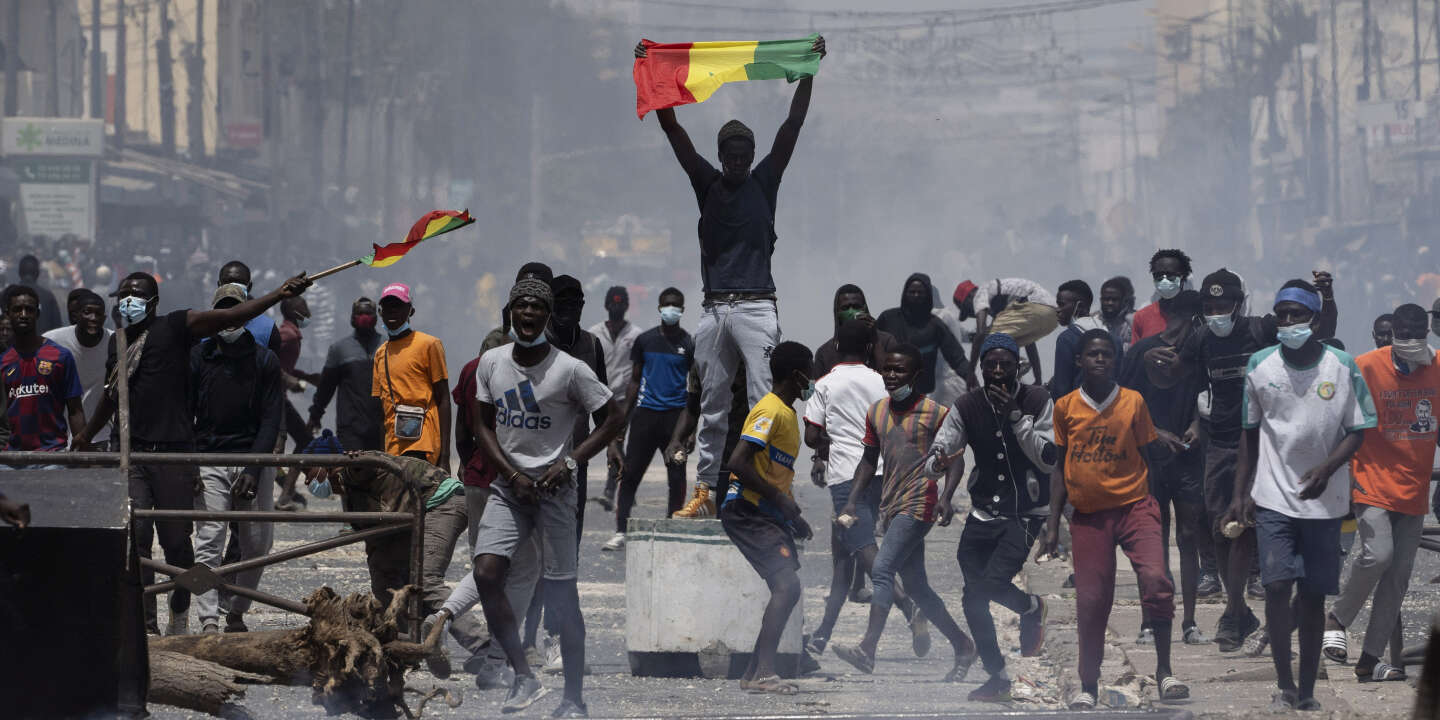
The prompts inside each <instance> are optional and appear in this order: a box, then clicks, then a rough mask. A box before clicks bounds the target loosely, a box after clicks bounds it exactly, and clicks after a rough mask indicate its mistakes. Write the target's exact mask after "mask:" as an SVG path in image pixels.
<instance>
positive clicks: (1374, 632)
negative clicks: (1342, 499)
mask: <svg viewBox="0 0 1440 720" xmlns="http://www.w3.org/2000/svg"><path fill="white" fill-rule="evenodd" d="M1355 524H1356V535H1357V536H1358V537H1359V540H1360V542H1359V543H1358V545H1359V547H1360V552H1359V553H1356V554H1355V561H1354V562H1353V563H1351V564H1350V579H1349V580H1348V581H1346V583H1345V587H1343V588H1341V590H1340V598H1339V599H1338V600H1336V601H1335V606H1334V607H1333V608H1332V609H1331V611H1330V612H1331V613H1332V614H1333V615H1334V616H1335V619H1336V620H1339V621H1340V624H1341V625H1344V626H1345V627H1347V628H1348V627H1350V624H1351V623H1353V622H1355V618H1356V616H1358V615H1359V614H1360V608H1361V607H1363V606H1364V605H1365V601H1366V600H1368V599H1370V595H1371V593H1372V592H1373V593H1374V595H1375V599H1374V601H1373V603H1372V604H1371V607H1370V624H1369V626H1368V627H1366V628H1365V645H1364V650H1365V653H1366V654H1368V655H1371V656H1374V657H1381V653H1383V652H1385V646H1386V644H1388V643H1389V642H1390V635H1391V633H1392V632H1394V630H1395V623H1396V622H1398V621H1399V619H1400V603H1401V601H1403V600H1404V599H1405V592H1406V591H1407V590H1408V589H1409V588H1410V571H1411V570H1412V569H1414V567H1415V551H1416V550H1418V549H1419V547H1420V531H1421V528H1423V527H1424V525H1425V516H1424V515H1405V514H1403V513H1398V512H1394V511H1393V510H1386V509H1384V508H1378V507H1374V506H1372V505H1360V504H1356V505H1355Z"/></svg>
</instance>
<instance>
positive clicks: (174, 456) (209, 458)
mask: <svg viewBox="0 0 1440 720" xmlns="http://www.w3.org/2000/svg"><path fill="white" fill-rule="evenodd" d="M126 459H128V461H129V462H128V463H126V462H124V460H126ZM127 464H131V465H141V466H143V465H167V466H175V465H179V466H191V467H199V466H201V465H220V466H231V467H233V466H252V465H253V466H260V467H308V468H313V467H332V468H333V467H373V468H376V469H380V470H386V471H389V472H393V473H395V474H397V475H401V476H403V474H402V473H401V472H400V464H399V463H398V461H396V459H395V458H393V457H391V456H389V455H361V456H350V455H273V454H253V453H190V452H177V453H128V458H125V457H124V454H123V453H111V452H0V465H10V466H12V467H18V466H25V465H63V466H66V467H95V466H99V467H120V468H125V466H126V465H127ZM407 490H408V491H409V492H410V493H411V495H412V497H413V499H414V505H415V511H414V513H403V512H305V513H291V512H283V511H249V510H225V511H213V510H158V509H148V508H137V509H132V510H131V517H132V519H133V520H149V521H160V522H163V521H166V520H187V521H193V520H212V521H223V522H232V521H234V522H272V523H329V522H338V523H357V522H358V523H377V525H375V526H374V527H368V528H365V529H362V530H356V531H354V532H350V533H344V534H341V535H338V536H336V537H332V538H328V539H325V540H319V541H316V542H312V543H307V544H305V545H301V546H299V547H294V548H290V549H288V550H282V551H279V552H272V553H269V554H266V555H262V556H260V557H255V558H246V559H244V560H241V561H239V562H234V563H230V564H228V565H221V566H220V567H216V568H211V567H209V566H206V565H202V564H196V565H195V566H193V567H190V568H179V567H175V566H173V565H169V564H166V563H164V562H161V561H159V560H154V559H151V558H141V559H140V564H141V565H142V566H144V567H148V568H150V569H153V570H158V571H160V572H162V573H165V574H166V575H169V576H170V577H171V578H172V579H171V580H169V581H166V582H160V583H156V584H154V585H147V586H146V587H145V594H146V595H155V594H158V593H166V592H171V591H173V590H175V588H177V587H179V588H182V589H184V590H188V591H190V592H192V593H196V594H198V593H204V592H208V591H210V590H214V589H220V590H225V591H227V592H230V593H233V594H235V595H238V596H241V597H246V598H249V599H251V600H254V601H256V602H260V603H264V604H266V605H270V606H272V607H277V608H280V609H282V610H286V611H289V612H293V613H299V614H301V615H304V614H305V606H304V605H302V604H300V603H298V602H295V601H293V600H288V599H286V598H282V597H278V596H276V595H271V594H269V593H265V592H260V591H259V590H251V589H249V588H246V587H241V586H238V585H235V584H233V583H229V582H226V581H225V580H224V579H223V578H224V577H226V576H233V575H235V574H236V573H239V572H244V571H246V570H251V569H254V568H257V567H264V566H266V565H274V564H276V563H281V562H285V561H287V560H293V559H295V558H299V557H304V556H306V555H313V554H315V553H319V552H323V551H325V550H330V549H333V548H337V547H342V546H344V545H350V544H353V543H357V542H364V541H365V540H368V539H371V538H376V537H382V536H385V535H391V534H394V533H400V532H405V531H407V530H408V531H409V532H410V582H411V583H412V584H413V585H415V586H416V587H417V588H418V587H422V586H423V579H422V570H423V565H424V550H425V539H424V536H425V500H424V497H423V496H422V495H421V492H420V488H417V487H413V486H411V487H408V488H407ZM410 613H411V616H412V619H413V622H411V623H410V636H411V638H412V639H413V640H415V641H416V642H419V641H420V620H421V618H422V617H424V616H423V614H422V613H421V609H420V593H415V594H414V595H413V596H412V598H411V603H410Z"/></svg>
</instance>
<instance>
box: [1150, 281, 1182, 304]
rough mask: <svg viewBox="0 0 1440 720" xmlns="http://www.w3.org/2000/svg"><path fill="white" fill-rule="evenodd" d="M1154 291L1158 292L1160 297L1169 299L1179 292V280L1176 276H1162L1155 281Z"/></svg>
mask: <svg viewBox="0 0 1440 720" xmlns="http://www.w3.org/2000/svg"><path fill="white" fill-rule="evenodd" d="M1155 292H1158V293H1160V297H1162V298H1165V299H1166V300H1169V299H1170V298H1173V297H1175V296H1176V295H1179V294H1180V280H1179V279H1178V278H1170V277H1162V278H1160V279H1159V280H1156V281H1155Z"/></svg>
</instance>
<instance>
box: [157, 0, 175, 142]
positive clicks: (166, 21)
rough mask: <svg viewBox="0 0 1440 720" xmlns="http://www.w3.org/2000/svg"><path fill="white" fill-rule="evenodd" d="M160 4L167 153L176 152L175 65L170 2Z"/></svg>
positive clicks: (160, 59)
mask: <svg viewBox="0 0 1440 720" xmlns="http://www.w3.org/2000/svg"><path fill="white" fill-rule="evenodd" d="M156 2H157V3H159V5H160V38H159V39H158V40H156V41H155V62H157V63H159V64H158V65H156V74H157V75H158V77H159V82H160V146H161V148H162V149H163V150H164V152H165V155H167V156H172V155H174V154H175V66H174V58H172V57H170V3H169V1H168V0H156Z"/></svg>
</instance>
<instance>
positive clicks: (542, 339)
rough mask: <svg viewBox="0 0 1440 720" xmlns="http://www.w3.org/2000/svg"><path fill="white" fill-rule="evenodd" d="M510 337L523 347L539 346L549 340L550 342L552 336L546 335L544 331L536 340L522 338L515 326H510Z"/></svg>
mask: <svg viewBox="0 0 1440 720" xmlns="http://www.w3.org/2000/svg"><path fill="white" fill-rule="evenodd" d="M510 339H511V340H512V341H514V342H515V344H516V345H519V346H520V347H523V348H533V347H539V346H541V345H544V344H545V343H547V342H550V338H547V337H545V333H543V332H542V333H540V334H539V335H538V336H536V338H535V339H534V340H521V339H520V336H519V335H518V334H516V333H515V328H513V327H512V328H510Z"/></svg>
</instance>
